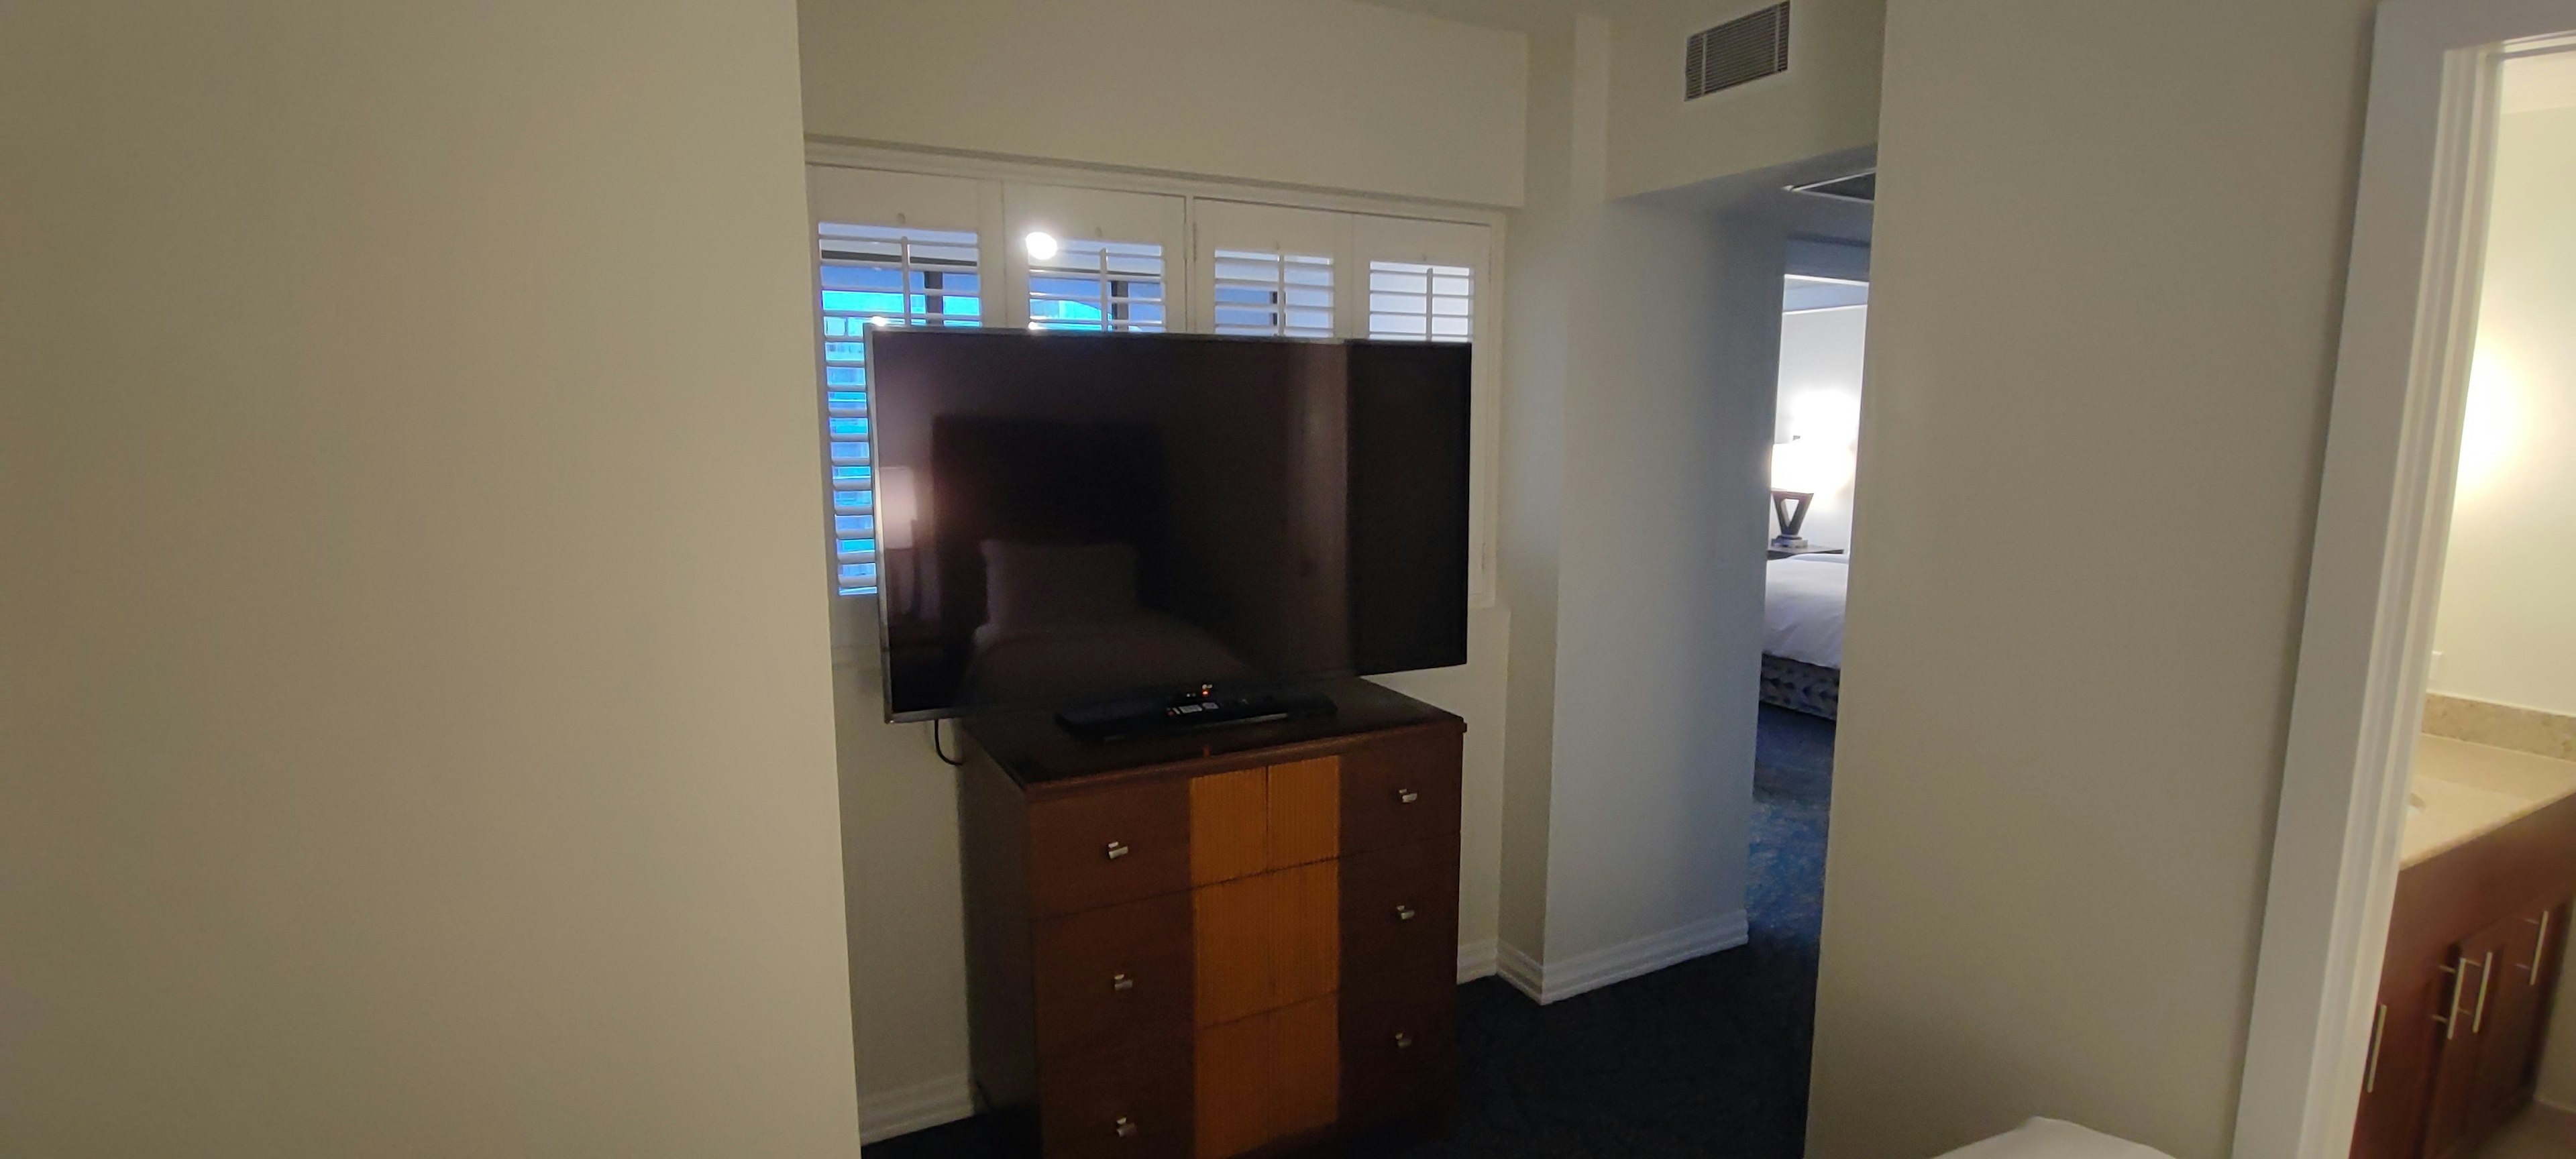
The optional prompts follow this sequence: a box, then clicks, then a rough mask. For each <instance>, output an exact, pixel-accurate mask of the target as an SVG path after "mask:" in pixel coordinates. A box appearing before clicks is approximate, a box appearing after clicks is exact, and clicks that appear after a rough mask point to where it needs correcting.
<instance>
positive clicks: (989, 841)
mask: <svg viewBox="0 0 2576 1159" xmlns="http://www.w3.org/2000/svg"><path fill="white" fill-rule="evenodd" d="M957 825H958V830H959V832H958V851H959V853H960V855H961V860H962V865H961V869H962V871H963V872H962V876H963V878H964V882H963V884H964V886H965V900H966V1039H967V1045H968V1049H969V1050H970V1051H971V1052H972V1055H973V1070H974V1075H975V1087H976V1093H977V1094H978V1095H979V1096H981V1097H982V1099H983V1100H984V1102H985V1109H987V1110H1007V1109H1010V1108H1014V1107H1026V1108H1034V1107H1035V1106H1036V1104H1037V1097H1038V1083H1037V1077H1038V1076H1037V1064H1038V1056H1037V986H1036V973H1035V969H1036V966H1035V956H1034V955H1035V947H1034V946H1033V945H1032V944H1031V938H1032V930H1031V928H1030V921H1031V918H1030V913H1029V810H1028V801H1027V798H1025V797H1023V796H1022V795H1021V793H1020V789H1019V786H1018V785H1016V784H1014V783H1012V781H1011V778H1010V775H1009V774H1007V773H1004V772H1003V771H1002V770H1001V769H1000V768H999V767H998V766H996V765H995V764H993V762H992V760H991V759H990V758H989V757H987V756H986V755H985V754H984V752H983V750H982V749H980V748H976V747H973V746H971V745H970V746H969V749H968V756H967V761H966V767H965V768H963V769H961V770H959V773H958V780H957Z"/></svg>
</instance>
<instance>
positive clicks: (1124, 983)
mask: <svg viewBox="0 0 2576 1159" xmlns="http://www.w3.org/2000/svg"><path fill="white" fill-rule="evenodd" d="M1109 988H1110V989H1112V990H1116V991H1118V992H1119V993H1122V994H1123V993H1126V992H1127V991H1129V990H1133V989H1135V988H1136V980H1135V979H1134V978H1130V977H1128V976H1127V975H1125V974H1111V975H1110V976H1109Z"/></svg>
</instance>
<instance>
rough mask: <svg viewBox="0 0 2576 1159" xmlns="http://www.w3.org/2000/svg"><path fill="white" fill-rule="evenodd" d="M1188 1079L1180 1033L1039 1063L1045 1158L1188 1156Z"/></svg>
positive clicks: (1191, 1139)
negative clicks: (1040, 1064) (1150, 1040)
mask: <svg viewBox="0 0 2576 1159" xmlns="http://www.w3.org/2000/svg"><path fill="white" fill-rule="evenodd" d="M1193 1079H1194V1075H1193V1072H1192V1067H1191V1054H1190V1040H1189V1039H1188V1038H1187V1037H1186V1036H1180V1035H1175V1036H1172V1037H1170V1038H1165V1039H1157V1040H1155V1041H1152V1042H1146V1043H1140V1044H1135V1045H1131V1046H1124V1047H1117V1048H1113V1049H1109V1050H1099V1051H1093V1052H1091V1053H1088V1054H1079V1055H1073V1056H1070V1057H1067V1058H1064V1059H1059V1060H1054V1061H1050V1062H1048V1063H1046V1064H1044V1065H1042V1066H1041V1067H1040V1068H1039V1070H1038V1106H1039V1110H1038V1135H1039V1137H1040V1140H1041V1143H1042V1146H1043V1148H1044V1151H1045V1154H1046V1159H1189V1157H1190V1154H1191V1151H1192V1149H1193V1146H1194V1144H1195V1142H1196V1132H1195V1130H1194V1128H1193V1126H1192V1123H1193V1120H1192V1117H1191V1098H1192V1094H1193V1091H1194V1086H1193Z"/></svg>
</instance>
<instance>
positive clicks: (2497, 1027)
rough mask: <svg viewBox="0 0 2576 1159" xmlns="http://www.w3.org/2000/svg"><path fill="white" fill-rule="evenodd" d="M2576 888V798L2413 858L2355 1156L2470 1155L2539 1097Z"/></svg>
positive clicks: (2393, 928) (2401, 884)
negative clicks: (2536, 1089)
mask: <svg viewBox="0 0 2576 1159" xmlns="http://www.w3.org/2000/svg"><path fill="white" fill-rule="evenodd" d="M2571 897H2576V798H2567V799H2562V800H2559V801H2557V802H2555V803H2552V804H2550V805H2547V806H2544V807H2543V808H2541V809H2540V810H2539V811H2537V812H2534V813H2532V814H2530V815H2528V816H2525V817H2522V818H2520V819H2518V820H2515V821H2512V822H2510V823H2508V824H2506V825H2505V826H2504V827H2503V828H2500V829H2498V830H2496V831H2495V832H2493V833H2489V834H2486V835H2484V836H2482V837H2478V838H2475V839H2473V840H2470V841H2468V842H2466V843H2465V844H2462V845H2459V846H2456V847H2453V848H2451V849H2448V850H2445V851H2443V852H2441V853H2437V854H2435V855H2433V856H2431V857H2429V858H2426V859H2425V860H2423V861H2421V862H2418V863H2416V864H2413V865H2409V866H2407V867H2406V868H2405V869H2404V870H2403V871H2402V872H2401V873H2400V874H2399V875H2398V879H2397V899H2396V907H2395V910H2394V912H2393V914H2392V916H2391V919H2390V923H2389V932H2388V949H2387V956H2386V958H2385V959H2384V960H2383V964H2382V966H2381V975H2380V986H2379V1002H2378V1006H2377V1014H2376V1017H2375V1018H2374V1019H2373V1023H2372V1026H2371V1040H2370V1046H2369V1051H2370V1055H2369V1058H2368V1060H2367V1061H2366V1063H2365V1064H2364V1077H2363V1085H2362V1096H2361V1106H2360V1110H2359V1115H2358V1117H2357V1118H2356V1120H2355V1122H2354V1129H2353V1144H2352V1155H2353V1156H2354V1159H2465V1157H2466V1156H2468V1155H2470V1154H2471V1153H2473V1152H2474V1151H2475V1150H2476V1148H2477V1145H2478V1144H2479V1143H2480V1142H2482V1141H2484V1140H2485V1139H2486V1138H2487V1137H2488V1136H2489V1135H2490V1134H2492V1133H2493V1132H2494V1131H2495V1129H2496V1128H2498V1127H2500V1126H2503V1125H2504V1123H2505V1122H2506V1121H2507V1120H2509V1119H2511V1118H2512V1117H2513V1116H2514V1115H2515V1114H2516V1113H2517V1112H2519V1111H2521V1110H2522V1108H2523V1107H2524V1106H2526V1105H2528V1104H2529V1103H2530V1102H2531V1096H2532V1084H2533V1079H2534V1077H2535V1074H2536V1072H2537V1070H2538V1068H2539V1064H2540V1048H2541V1042H2542V1039H2543V1037H2544V1035H2545V1032H2546V1030H2547V1028H2548V1022H2549V1011H2550V1007H2551V1003H2552V1000H2553V999H2554V998H2555V996H2556V990H2557V983H2558V974H2559V966H2560V964H2561V961H2562V959H2561V958H2560V955H2561V954H2562V953H2564V952H2565V950H2566V947H2567V923H2568V909H2569V907H2568V899H2569V898H2571Z"/></svg>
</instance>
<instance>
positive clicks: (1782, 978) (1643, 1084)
mask: <svg viewBox="0 0 2576 1159" xmlns="http://www.w3.org/2000/svg"><path fill="white" fill-rule="evenodd" d="M1759 735H1760V740H1759V742H1758V747H1757V750H1756V755H1755V771H1754V778H1753V794H1754V795H1753V851H1752V868H1753V882H1752V887H1751V889H1750V890H1749V891H1748V895H1747V897H1746V899H1745V907H1746V910H1747V913H1748V919H1749V922H1750V925H1751V927H1752V928H1751V932H1750V940H1749V941H1748V942H1747V943H1746V944H1745V945H1744V946H1743V947H1741V948H1738V949H1734V950H1729V951H1727V952H1725V953H1722V954H1713V955H1710V956H1708V957H1705V958H1699V959H1695V960H1693V961H1689V962H1684V963H1682V964H1680V965H1678V966H1673V967H1671V968H1669V969H1665V970H1660V971H1657V972H1656V973H1653V974H1649V975H1646V976H1645V977H1642V978H1637V979H1633V980H1631V981H1627V982H1622V983H1620V984H1618V985H1616V986H1611V987H1608V988H1605V989H1601V990H1595V991H1593V992H1592V993H1589V994H1584V995H1580V996H1578V997H1574V998H1569V999H1566V1000H1565V1001H1562V1002H1557V1003H1554V1004H1552V1005H1548V1006H1540V1005H1538V1004H1537V1003H1535V1002H1532V1001H1530V1000H1529V999H1527V998H1525V997H1523V996H1522V995H1521V993H1520V992H1519V991H1517V990H1514V989H1512V988H1511V987H1510V986H1509V985H1507V984H1505V983H1504V982H1503V981H1502V980H1500V979H1497V978H1486V979H1483V980H1481V981H1476V982H1470V983H1468V984H1467V985H1465V986H1461V987H1459V988H1458V1014H1459V1019H1458V1119H1457V1123H1456V1124H1455V1130H1454V1131H1452V1132H1451V1133H1450V1134H1449V1135H1448V1137H1446V1138H1439V1139H1418V1138H1413V1139H1408V1138H1401V1137H1397V1138H1380V1139H1371V1140H1363V1141H1360V1142H1358V1143H1355V1144H1352V1145H1349V1146H1347V1147H1341V1148H1334V1149H1332V1151H1333V1153H1335V1154H1348V1155H1352V1156H1367V1157H1369V1159H1379V1157H1399V1156H1400V1157H1401V1159H1470V1157H1474V1159H1485V1157H1493V1159H1560V1157H1562V1159H1572V1157H1578V1156H1580V1157H1585V1159H1648V1157H1657V1156H1675V1157H1680V1156H1691V1157H1695V1159H1696V1157H1709V1156H1717V1157H1743V1159H1797V1157H1798V1156H1799V1155H1800V1154H1801V1153H1802V1152H1803V1150H1804V1149H1805V1140H1806V1126H1807V1058H1808V1052H1809V1048H1810V1045H1811V1042H1812V1040H1813V1036H1814V1024H1815V1007H1816V939H1817V934H1818V931H1819V929H1820V928H1821V926H1822V924H1823V918H1824V909H1823V899H1824V876H1825V806H1826V801H1827V799H1828V797H1829V795H1830V793H1831V788H1832V784H1833V756H1834V724H1833V722H1832V721H1829V720H1822V719H1819V718H1816V717H1811V716H1806V715H1803V714H1800V713H1795V712H1790V711H1788V710H1786V709H1780V708H1773V707H1771V706H1770V705H1767V704H1766V705H1764V706H1762V720H1761V730H1760V734H1759ZM992 1134H993V1132H992V1129H991V1126H990V1124H988V1123H985V1122H983V1121H982V1120H980V1119H970V1120H967V1121H965V1122H962V1123H951V1124H949V1125H947V1126H944V1127H935V1128H932V1129H931V1130H927V1131H920V1132H916V1133H914V1134H910V1135H905V1136H902V1137H900V1138H895V1139H888V1140H886V1141H885V1142H882V1143H878V1144H875V1145H873V1146H870V1147H868V1148H867V1150H866V1156H867V1159H984V1157H986V1156H999V1155H1001V1154H1003V1152H1002V1151H1000V1150H999V1149H998V1148H997V1146H996V1144H995V1142H994V1140H993V1138H992Z"/></svg>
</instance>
